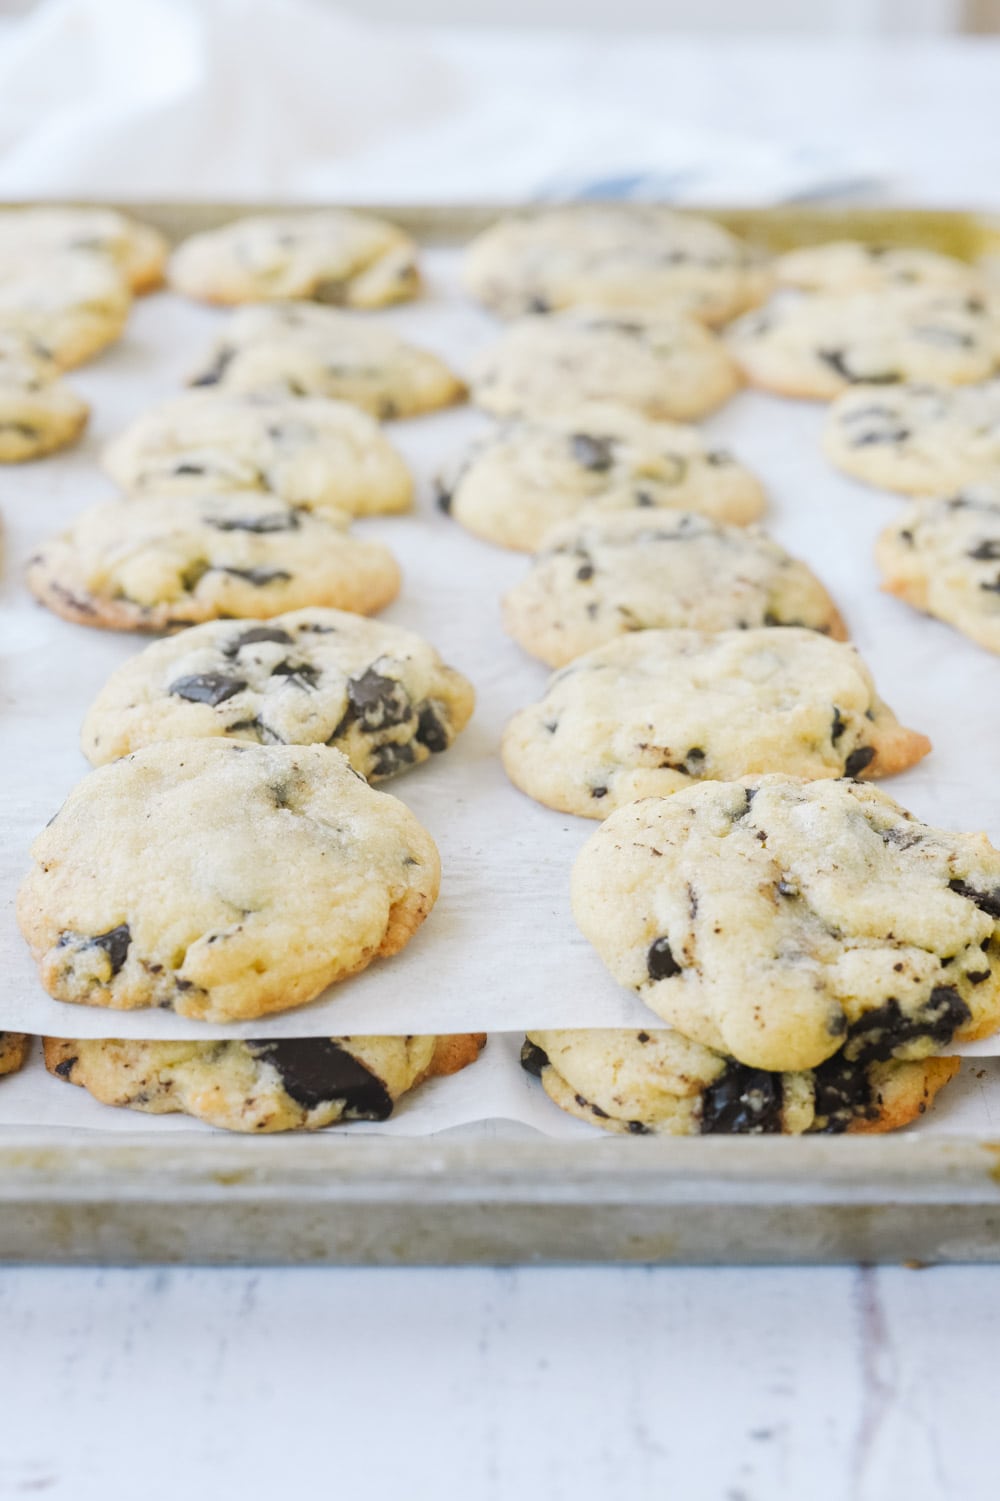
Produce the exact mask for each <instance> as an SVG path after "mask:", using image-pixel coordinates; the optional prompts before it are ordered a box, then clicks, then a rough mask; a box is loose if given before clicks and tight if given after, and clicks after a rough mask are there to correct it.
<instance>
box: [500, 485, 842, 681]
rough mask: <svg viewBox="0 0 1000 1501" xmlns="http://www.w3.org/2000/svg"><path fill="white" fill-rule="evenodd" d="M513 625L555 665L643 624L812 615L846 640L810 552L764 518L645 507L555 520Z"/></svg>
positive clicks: (511, 603) (755, 621)
mask: <svg viewBox="0 0 1000 1501" xmlns="http://www.w3.org/2000/svg"><path fill="white" fill-rule="evenodd" d="M503 621H504V627H505V629H506V630H507V632H508V634H509V635H511V636H513V638H514V640H515V641H517V642H518V643H519V644H520V645H521V646H523V647H524V649H525V651H528V652H530V653H531V655H532V656H535V657H540V658H541V660H542V661H543V662H546V663H548V665H549V666H550V667H562V666H563V665H564V664H565V663H566V662H570V661H572V660H573V658H574V657H579V656H582V655H583V653H584V652H587V651H591V650H593V648H594V647H595V646H601V645H603V644H604V643H605V642H607V641H612V640H614V638H615V637H616V636H624V635H627V634H628V633H630V632H632V631H644V630H652V629H658V628H684V627H686V628H689V629H692V630H701V631H724V630H730V629H740V630H747V629H750V628H751V627H753V626H761V625H801V626H805V627H807V628H808V629H809V630H814V631H823V632H824V633H825V634H827V635H831V636H834V637H835V638H836V639H838V640H843V639H844V637H845V636H846V631H845V629H844V624H843V621H842V620H841V618H840V616H839V614H838V613H837V608H836V606H835V605H834V603H833V601H832V600H831V599H830V596H829V595H828V594H827V592H826V590H825V589H824V588H823V585H822V584H821V583H820V582H819V580H818V579H817V578H816V577H815V575H814V574H813V573H811V572H810V570H809V569H808V568H807V567H806V565H805V563H801V562H799V560H798V559H797V558H793V557H791V556H790V554H788V553H787V552H785V550H784V548H783V547H781V546H779V544H778V543H777V542H775V541H774V540H773V539H772V538H771V537H769V536H767V534H766V533H765V532H762V531H760V530H758V529H757V528H756V527H734V526H722V525H720V524H719V523H718V522H714V521H710V520H709V519H708V518H707V517H705V516H696V515H693V514H691V513H689V512H686V511H679V512H675V513H672V514H671V513H667V512H656V513H653V514H650V512H649V511H645V510H636V511H627V512H620V513H618V514H612V515H608V516H597V517H594V518H592V519H586V520H581V521H577V522H569V523H567V524H566V525H565V526H560V527H556V528H555V529H554V530H553V531H552V532H550V533H549V535H548V536H547V537H546V539H545V543H544V546H543V547H542V550H541V551H540V552H539V553H537V554H536V555H535V558H534V560H533V562H532V566H531V569H530V571H529V573H528V574H527V575H526V576H525V577H524V578H523V579H522V580H521V582H520V583H519V584H516V585H515V586H514V588H513V589H511V590H510V591H509V593H508V594H507V595H506V596H505V598H504V601H503Z"/></svg>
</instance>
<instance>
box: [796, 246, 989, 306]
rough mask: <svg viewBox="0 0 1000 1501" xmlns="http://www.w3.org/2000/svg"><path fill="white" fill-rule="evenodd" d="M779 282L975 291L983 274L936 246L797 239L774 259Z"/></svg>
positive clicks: (829, 287) (806, 287)
mask: <svg viewBox="0 0 1000 1501" xmlns="http://www.w3.org/2000/svg"><path fill="white" fill-rule="evenodd" d="M773 269H774V279H775V281H776V282H777V283H778V285H779V286H783V287H794V288H795V289H796V290H797V291H800V292H848V293H850V292H882V291H884V290H886V289H887V288H888V289H892V288H896V287H904V288H905V287H926V288H928V289H931V290H933V289H935V288H944V289H946V290H951V289H958V290H959V291H965V292H970V293H972V294H975V293H976V292H977V291H980V290H982V286H983V277H982V274H981V273H979V272H977V270H976V268H975V267H974V266H970V265H969V263H968V262H967V261H960V260H958V259H957V257H955V256H953V255H942V254H941V252H940V251H938V250H923V249H920V248H918V247H911V248H909V249H908V248H907V247H906V246H903V245H880V244H877V243H875V244H867V243H865V242H863V241H861V240H831V241H829V242H828V243H827V244H825V245H803V246H801V247H800V248H799V249H798V250H789V251H788V252H787V253H786V254H785V255H779V256H778V257H777V259H776V260H775V262H774V268H773Z"/></svg>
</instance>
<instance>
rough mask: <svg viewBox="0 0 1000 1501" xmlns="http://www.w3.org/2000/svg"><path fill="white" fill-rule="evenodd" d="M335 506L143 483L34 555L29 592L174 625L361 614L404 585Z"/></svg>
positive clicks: (94, 621)
mask: <svg viewBox="0 0 1000 1501" xmlns="http://www.w3.org/2000/svg"><path fill="white" fill-rule="evenodd" d="M346 527H347V517H340V518H338V517H337V516H336V514H335V513H334V512H324V513H323V514H320V513H319V512H316V511H302V510H293V509H292V508H291V507H289V506H285V505H283V504H282V503H281V501H279V500H278V499H277V497H276V496H273V495H254V494H252V493H249V492H248V493H246V494H244V493H241V492H238V493H234V494H232V495H169V496H158V495H145V496H142V497H140V498H130V497H125V498H123V499H121V500H111V501H106V502H105V503H104V504H102V505H97V506H91V507H90V508H89V509H88V510H86V511H84V512H82V513H81V515H79V516H78V517H77V519H76V521H75V522H74V523H73V525H72V526H71V527H70V528H69V529H68V530H67V531H65V532H62V533H61V534H60V535H58V536H56V537H52V538H50V539H49V540H48V541H47V542H43V543H42V545H41V547H40V548H39V550H38V552H36V553H35V555H34V557H33V558H32V559H31V561H30V562H29V564H28V571H27V581H28V587H29V588H30V589H31V591H32V593H33V594H34V595H35V596H36V597H37V598H38V599H40V600H41V602H42V604H44V605H47V606H48V607H49V609H50V610H54V611H55V613H56V614H57V615H62V616H63V617H64V618H65V619H66V620H74V621H76V622H77V623H78V624H80V625H95V626H102V627H105V628H107V629H109V630H119V631H170V630H176V629H177V628H178V627H180V626H185V625H194V624H197V623H198V622H199V621H202V620H215V619H217V618H218V617H219V616H232V617H234V618H236V619H240V620H242V619H255V618H262V619H269V618H270V617H271V616H273V615H280V614H281V613H282V612H283V611H285V610H295V609H302V608H303V607H304V606H306V605H329V606H332V607H333V608H334V609H343V610H354V611H357V612H358V613H359V614H368V613H373V612H374V611H376V610H381V609H382V608H383V606H385V605H387V604H388V603H389V602H390V600H392V599H394V598H395V597H396V594H397V593H398V591H399V568H398V567H397V564H396V561H395V559H394V558H393V556H392V554H391V553H390V552H389V551H388V549H387V548H385V547H383V546H382V545H381V543H379V542H366V541H362V540H360V539H359V538H357V537H354V536H352V535H351V534H350V533H349V532H348V531H347V530H346Z"/></svg>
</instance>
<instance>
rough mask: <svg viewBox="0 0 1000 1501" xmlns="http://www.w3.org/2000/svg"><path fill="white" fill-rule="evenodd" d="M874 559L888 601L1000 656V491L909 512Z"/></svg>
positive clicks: (924, 504) (980, 489)
mask: <svg viewBox="0 0 1000 1501" xmlns="http://www.w3.org/2000/svg"><path fill="white" fill-rule="evenodd" d="M875 558H876V561H877V562H878V565H879V568H880V569H881V571H882V575H883V580H884V582H883V586H882V587H883V588H884V589H886V590H888V592H889V593H890V594H895V595H897V596H898V597H899V598H900V599H905V600H906V602H907V604H910V605H914V606H915V607H916V608H917V609H918V610H924V611H926V613H927V614H928V615H935V616H937V618H938V619H939V620H945V621H947V623H948V624H949V625H953V626H955V627H956V629H957V630H960V631H961V632H962V633H963V635H966V636H969V637H971V639H972V640H973V641H977V642H978V643H979V645H980V646H985V647H986V649H987V651H995V652H1000V484H997V485H980V486H977V487H976V488H974V489H971V490H967V491H964V492H963V493H962V494H961V495H955V496H952V497H950V498H949V499H941V500H922V501H917V502H916V503H915V504H913V505H910V506H908V507H907V508H906V510H904V511H903V512H902V514H901V515H900V516H899V517H898V518H897V520H895V521H894V522H893V523H892V525H891V526H887V527H886V529H885V531H883V532H882V533H881V535H880V536H879V539H878V541H877V542H876V544H875Z"/></svg>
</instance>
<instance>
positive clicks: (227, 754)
mask: <svg viewBox="0 0 1000 1501" xmlns="http://www.w3.org/2000/svg"><path fill="white" fill-rule="evenodd" d="M32 856H33V860H34V864H33V868H32V870H31V872H30V873H29V875H28V876H27V877H26V878H25V880H24V882H23V884H22V886H21V889H20V892H19V893H18V902H17V914H18V921H19V923H20V926H21V931H22V933H23V934H24V937H25V939H26V940H27V943H28V946H29V947H30V949H31V952H32V955H33V957H34V959H35V961H36V962H37V964H38V967H39V973H40V975H41V980H42V984H43V985H44V986H45V988H46V990H47V991H48V992H49V994H50V995H51V996H53V997H54V998H55V999H56V1000H58V1001H72V1002H74V1003H76V1004H79V1005H87V1006H107V1007H110V1008H111V1009H112V1010H115V1011H131V1010H135V1009H137V1008H142V1007H147V1006H158V1007H162V1008H163V1009H164V1010H169V1011H175V1012H176V1013H177V1014H178V1015H179V1016H185V1017H190V1018H192V1019H194V1020H198V1021H208V1022H227V1021H241V1020H249V1019H250V1018H252V1017H256V1016H266V1015H268V1014H270V1013H272V1012H275V1011H288V1010H290V1009H291V1008H292V1007H293V1006H299V1005H302V1004H303V1002H305V1001H311V1000H312V999H313V998H314V997H315V996H317V995H319V994H320V993H321V991H323V990H325V989H326V987H327V986H328V985H332V984H334V983H335V982H337V981H339V980H343V979H346V978H347V976H348V975H353V974H356V973H357V972H358V971H359V970H362V969H365V968H367V966H368V965H369V964H370V963H371V962H372V960H373V959H375V958H377V957H379V956H380V955H389V954H395V953H397V952H398V950H400V949H401V948H403V947H404V946H405V944H406V943H407V942H408V941H409V939H410V938H411V937H412V936H413V934H414V933H415V932H416V930H417V928H419V927H420V925H421V923H422V922H423V921H424V919H425V918H426V917H427V915H428V913H429V912H430V910H431V908H432V907H433V905H434V902H435V900H436V898H437V892H438V884H439V879H440V867H439V862H438V854H437V850H436V848H435V846H434V841H433V840H432V839H431V837H430V835H429V834H428V833H427V831H426V830H425V829H424V828H423V827H422V826H421V824H419V823H418V822H417V820H416V818H414V816H413V814H412V813H411V812H410V811H409V810H408V809H407V808H405V807H404V806H403V804H402V803H401V802H399V801H398V800H397V799H396V798H394V797H390V796H389V794H388V793H385V792H376V791H374V790H373V789H372V788H371V787H369V786H368V784H367V783H366V782H365V780H364V778H363V777H361V776H359V775H358V773H357V772H356V771H354V769H353V768H352V767H351V765H350V763H349V761H348V760H347V758H346V756H343V755H341V753H340V752H339V751H337V750H332V749H328V748H327V747H326V746H322V745H309V746H295V747H291V746H285V745H268V746H264V745H239V744H235V743H233V742H232V741H220V740H175V741H171V742H170V743H169V744H165V745H151V746H147V747H146V748H145V749H144V750H141V751H136V752H135V754H134V755H131V756H126V757H124V758H123V759H122V760H120V761H113V762H112V763H111V764H110V765H109V766H102V767H99V768H98V770H97V771H92V772H90V773H89V775H88V776H86V777H84V779H83V781H82V782H80V783H78V785H77V786H76V787H75V788H74V790H73V791H72V792H71V793H70V795H69V797H68V798H67V799H66V801H65V803H64V804H63V806H62V808H61V809H60V810H59V812H58V813H57V815H56V816H55V818H53V819H52V821H51V822H50V823H49V824H48V826H47V827H46V828H45V829H44V830H43V831H42V833H41V834H40V835H39V836H38V838H37V839H36V840H35V843H34V846H33V848H32Z"/></svg>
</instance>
